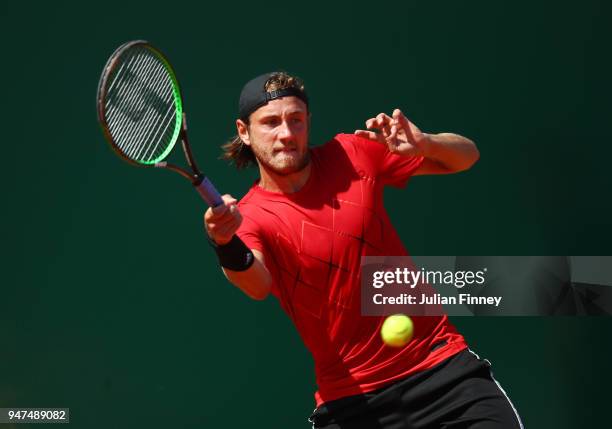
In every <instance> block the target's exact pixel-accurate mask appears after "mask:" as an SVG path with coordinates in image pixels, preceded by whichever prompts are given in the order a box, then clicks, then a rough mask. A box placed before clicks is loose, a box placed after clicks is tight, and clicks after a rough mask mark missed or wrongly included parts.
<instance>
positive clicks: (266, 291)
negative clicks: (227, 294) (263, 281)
mask: <svg viewBox="0 0 612 429" xmlns="http://www.w3.org/2000/svg"><path fill="white" fill-rule="evenodd" d="M245 293H246V294H247V295H248V296H249V298H252V299H254V300H255V301H263V300H264V299H266V298H267V297H268V295H270V288H269V287H268V288H260V289H256V290H254V291H245Z"/></svg>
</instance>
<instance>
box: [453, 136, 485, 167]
mask: <svg viewBox="0 0 612 429" xmlns="http://www.w3.org/2000/svg"><path fill="white" fill-rule="evenodd" d="M470 143H471V145H470V150H469V151H466V153H465V155H464V157H463V160H462V162H461V163H460V164H459V165H457V166H455V171H454V172H455V173H458V172H460V171H466V170H469V169H470V168H472V167H473V166H474V164H476V162H478V160H479V159H480V151H479V150H478V148H477V147H476V145H475V144H474V142H472V141H470Z"/></svg>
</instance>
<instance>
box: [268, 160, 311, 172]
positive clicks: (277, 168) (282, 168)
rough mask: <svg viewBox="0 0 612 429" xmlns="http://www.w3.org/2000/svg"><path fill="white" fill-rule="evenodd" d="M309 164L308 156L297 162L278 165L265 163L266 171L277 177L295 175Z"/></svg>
mask: <svg viewBox="0 0 612 429" xmlns="http://www.w3.org/2000/svg"><path fill="white" fill-rule="evenodd" d="M309 162H310V157H309V156H308V155H306V156H304V157H303V158H302V159H300V160H299V161H288V162H279V163H275V164H272V163H267V164H266V167H267V169H268V170H270V171H272V172H273V173H275V174H277V175H279V176H289V175H291V174H296V173H299V172H300V171H302V170H303V169H305V168H306V167H307V166H308V163H309Z"/></svg>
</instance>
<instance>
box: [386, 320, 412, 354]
mask: <svg viewBox="0 0 612 429" xmlns="http://www.w3.org/2000/svg"><path fill="white" fill-rule="evenodd" d="M413 332H414V325H413V324H412V320H411V319H410V317H408V316H405V315H403V314H394V315H392V316H389V317H387V318H386V319H385V321H384V322H383V324H382V328H381V329H380V336H381V337H382V340H383V341H384V342H385V344H386V345H388V346H391V347H402V346H405V345H406V344H408V343H409V342H410V340H411V339H412V334H413Z"/></svg>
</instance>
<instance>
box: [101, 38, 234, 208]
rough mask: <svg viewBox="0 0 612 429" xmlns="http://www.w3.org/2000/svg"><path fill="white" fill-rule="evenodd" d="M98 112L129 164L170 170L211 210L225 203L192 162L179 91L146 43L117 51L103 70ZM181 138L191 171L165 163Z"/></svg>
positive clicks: (159, 56)
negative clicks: (188, 183)
mask: <svg viewBox="0 0 612 429" xmlns="http://www.w3.org/2000/svg"><path fill="white" fill-rule="evenodd" d="M97 108H98V120H99V121H100V125H102V130H103V132H104V136H105V137H106V140H107V141H108V142H109V143H110V145H111V147H112V148H113V150H114V151H115V153H116V154H117V155H119V156H120V157H121V158H123V159H125V160H126V161H128V162H129V163H131V164H133V165H139V166H145V167H157V168H165V169H168V170H171V171H174V172H176V173H178V174H180V175H181V176H183V177H185V178H186V179H189V180H190V181H191V183H192V184H193V186H195V188H196V190H197V191H198V193H199V194H200V195H201V196H202V198H203V199H204V201H206V203H207V204H208V205H209V206H211V207H216V206H218V205H221V204H223V200H222V199H221V195H220V194H219V192H217V190H216V189H215V187H214V186H213V184H212V183H211V181H210V180H209V179H208V178H207V177H206V176H205V175H204V174H203V173H202V171H201V170H200V169H199V168H198V166H197V164H196V162H195V159H194V157H193V154H192V152H191V147H190V146H189V140H188V138H187V120H186V118H185V112H183V102H182V98H181V90H180V88H179V84H178V81H177V79H176V75H175V73H174V70H173V69H172V66H171V65H170V62H169V61H168V60H167V59H166V57H165V56H164V55H163V54H162V53H161V52H160V51H159V50H158V49H156V48H154V47H153V46H151V45H150V44H149V43H148V42H146V41H144V40H134V41H131V42H127V43H124V44H123V45H121V46H120V47H119V48H117V50H116V51H115V52H114V53H113V54H112V55H111V57H110V58H109V59H108V61H107V62H106V65H105V66H104V70H103V71H102V76H101V77H100V82H99V84H98V94H97ZM179 140H180V141H181V146H182V148H183V153H184V154H185V158H186V160H187V164H188V165H189V169H185V168H181V167H179V166H177V165H174V164H170V163H168V162H166V161H165V159H166V158H167V157H168V155H169V154H170V152H171V151H172V149H173V148H174V146H175V144H176V143H177V142H178V141H179Z"/></svg>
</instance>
